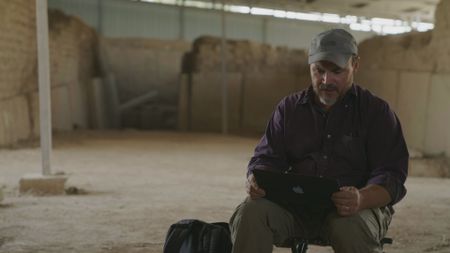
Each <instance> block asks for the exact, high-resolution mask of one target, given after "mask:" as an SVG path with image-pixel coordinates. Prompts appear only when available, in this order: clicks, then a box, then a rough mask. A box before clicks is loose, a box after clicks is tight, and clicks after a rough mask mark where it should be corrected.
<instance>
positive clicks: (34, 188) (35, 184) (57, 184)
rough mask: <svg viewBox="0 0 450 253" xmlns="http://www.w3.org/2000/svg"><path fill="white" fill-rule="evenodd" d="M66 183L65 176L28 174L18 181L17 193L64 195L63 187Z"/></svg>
mask: <svg viewBox="0 0 450 253" xmlns="http://www.w3.org/2000/svg"><path fill="white" fill-rule="evenodd" d="M66 181H67V177H65V176H44V175H40V174H29V175H25V176H23V177H22V178H21V179H20V181H19V191H20V193H21V194H24V193H31V194H36V195H60V194H64V185H65V183H66Z"/></svg>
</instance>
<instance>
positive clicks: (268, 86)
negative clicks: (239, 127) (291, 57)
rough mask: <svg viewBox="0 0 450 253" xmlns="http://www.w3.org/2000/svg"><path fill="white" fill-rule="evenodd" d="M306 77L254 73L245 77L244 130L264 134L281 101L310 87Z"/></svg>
mask: <svg viewBox="0 0 450 253" xmlns="http://www.w3.org/2000/svg"><path fill="white" fill-rule="evenodd" d="M309 84H310V82H309V81H308V77H307V76H306V75H301V76H299V75H295V74H288V73H286V74H282V73H267V72H265V73H261V72H252V73H247V74H246V75H245V82H244V88H243V90H244V99H243V116H242V118H243V128H244V129H246V130H250V131H256V132H263V131H264V129H265V127H266V125H267V122H268V121H269V119H270V115H271V114H272V112H273V110H274V109H275V107H276V105H277V104H278V103H279V102H280V100H281V99H282V98H283V97H285V96H287V95H289V94H291V93H293V92H296V91H299V90H301V89H304V88H306V87H308V86H309Z"/></svg>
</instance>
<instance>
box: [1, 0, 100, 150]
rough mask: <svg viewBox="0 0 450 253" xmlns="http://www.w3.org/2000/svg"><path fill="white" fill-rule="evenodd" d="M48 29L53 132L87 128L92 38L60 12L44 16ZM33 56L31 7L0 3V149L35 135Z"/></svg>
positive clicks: (22, 1) (24, 0)
mask: <svg viewBox="0 0 450 253" xmlns="http://www.w3.org/2000/svg"><path fill="white" fill-rule="evenodd" d="M49 23H50V31H49V33H50V35H49V36H50V51H51V76H52V80H51V82H52V116H53V118H52V123H53V128H54V129H55V130H70V129H73V128H74V127H76V126H80V127H87V126H88V125H89V123H88V122H89V120H88V114H87V110H88V108H86V107H87V103H86V100H87V87H88V85H89V83H90V79H91V76H92V75H93V74H94V73H93V72H95V65H96V64H95V60H94V59H95V50H96V49H95V37H96V36H95V33H94V32H93V30H92V29H90V28H89V27H87V26H86V25H84V24H83V23H82V22H81V21H80V20H78V19H76V18H73V17H68V16H65V15H63V14H62V13H60V12H49ZM36 50H37V49H36V15H35V4H34V1H29V0H17V1H0V146H12V145H16V144H17V143H19V142H21V141H28V140H31V139H35V138H37V137H38V135H39V113H38V112H39V107H38V104H39V101H38V95H37V65H36V63H37V51H36Z"/></svg>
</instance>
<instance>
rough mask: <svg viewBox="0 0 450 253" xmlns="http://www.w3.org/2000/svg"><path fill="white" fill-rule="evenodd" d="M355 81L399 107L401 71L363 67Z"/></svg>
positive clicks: (394, 106)
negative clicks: (398, 92) (398, 93)
mask: <svg viewBox="0 0 450 253" xmlns="http://www.w3.org/2000/svg"><path fill="white" fill-rule="evenodd" d="M355 81H356V83H357V84H359V85H361V86H362V87H365V88H367V89H368V90H370V91H371V92H372V93H374V94H375V95H377V96H378V97H380V98H382V99H384V100H385V101H386V102H388V103H389V105H390V106H391V108H392V109H394V111H396V109H397V90H398V88H399V71H396V70H382V69H362V70H361V71H359V72H358V73H356V77H355Z"/></svg>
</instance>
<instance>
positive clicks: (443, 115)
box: [424, 74, 450, 156]
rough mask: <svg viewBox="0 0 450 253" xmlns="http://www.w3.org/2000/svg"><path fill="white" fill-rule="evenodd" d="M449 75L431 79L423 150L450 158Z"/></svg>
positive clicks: (438, 75)
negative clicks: (444, 154)
mask: <svg viewBox="0 0 450 253" xmlns="http://www.w3.org/2000/svg"><path fill="white" fill-rule="evenodd" d="M448 80H450V74H434V75H432V77H431V87H430V97H429V100H428V107H427V120H426V134H425V137H426V138H425V150H424V152H425V153H427V154H430V155H439V154H443V153H446V152H447V155H448V156H450V131H449V129H450V110H449V109H450V100H449V98H450V83H449V81H448Z"/></svg>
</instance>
